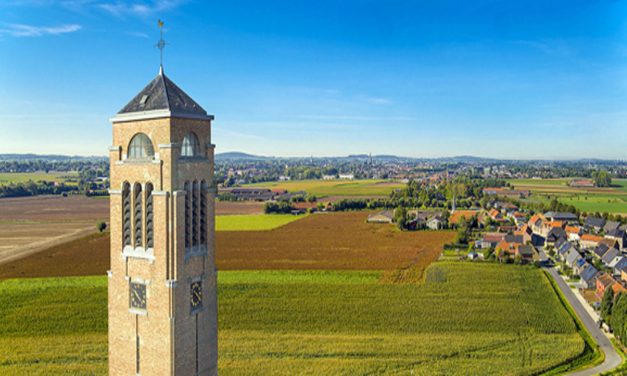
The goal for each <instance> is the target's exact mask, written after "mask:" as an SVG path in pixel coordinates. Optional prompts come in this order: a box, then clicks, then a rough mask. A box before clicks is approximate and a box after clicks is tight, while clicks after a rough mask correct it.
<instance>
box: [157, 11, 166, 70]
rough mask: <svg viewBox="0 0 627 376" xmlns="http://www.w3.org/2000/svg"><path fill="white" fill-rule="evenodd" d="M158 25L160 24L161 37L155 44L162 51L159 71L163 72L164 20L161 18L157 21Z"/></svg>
mask: <svg viewBox="0 0 627 376" xmlns="http://www.w3.org/2000/svg"><path fill="white" fill-rule="evenodd" d="M157 25H159V31H160V33H161V38H160V39H159V42H158V43H157V44H156V45H155V47H157V48H158V49H159V51H160V54H161V62H160V65H159V71H160V72H163V49H164V48H165V41H164V40H163V21H161V20H159V21H157Z"/></svg>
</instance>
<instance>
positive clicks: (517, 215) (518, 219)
mask: <svg viewBox="0 0 627 376" xmlns="http://www.w3.org/2000/svg"><path fill="white" fill-rule="evenodd" d="M507 217H508V218H512V219H513V220H514V222H515V223H516V224H517V225H521V224H523V223H525V222H527V215H526V214H525V213H521V212H513V213H508V214H507Z"/></svg>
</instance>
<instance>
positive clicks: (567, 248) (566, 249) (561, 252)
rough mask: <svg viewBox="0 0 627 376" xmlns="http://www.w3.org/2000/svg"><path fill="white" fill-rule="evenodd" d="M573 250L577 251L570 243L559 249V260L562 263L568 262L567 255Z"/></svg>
mask: <svg viewBox="0 0 627 376" xmlns="http://www.w3.org/2000/svg"><path fill="white" fill-rule="evenodd" d="M571 249H572V250H575V251H577V249H576V248H575V246H574V245H572V244H570V243H568V242H566V243H563V244H562V245H561V247H559V248H558V249H557V257H558V258H559V260H560V261H564V260H566V255H567V254H568V252H570V250H571Z"/></svg>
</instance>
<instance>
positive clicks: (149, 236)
mask: <svg viewBox="0 0 627 376" xmlns="http://www.w3.org/2000/svg"><path fill="white" fill-rule="evenodd" d="M152 191H153V188H152V184H150V183H148V184H146V248H153V247H154V243H153V239H154V232H153V205H152Z"/></svg>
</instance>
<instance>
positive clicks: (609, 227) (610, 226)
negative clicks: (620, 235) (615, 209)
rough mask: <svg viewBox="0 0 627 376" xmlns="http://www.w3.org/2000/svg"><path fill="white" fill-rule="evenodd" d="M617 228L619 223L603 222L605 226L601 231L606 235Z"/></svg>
mask: <svg viewBox="0 0 627 376" xmlns="http://www.w3.org/2000/svg"><path fill="white" fill-rule="evenodd" d="M619 227H620V222H616V221H607V222H605V226H603V231H605V233H606V234H607V233H608V232H610V231H612V230H616V229H618V228H619Z"/></svg>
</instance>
